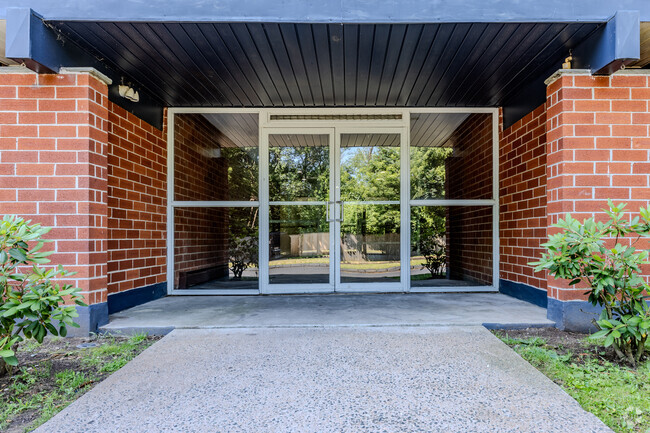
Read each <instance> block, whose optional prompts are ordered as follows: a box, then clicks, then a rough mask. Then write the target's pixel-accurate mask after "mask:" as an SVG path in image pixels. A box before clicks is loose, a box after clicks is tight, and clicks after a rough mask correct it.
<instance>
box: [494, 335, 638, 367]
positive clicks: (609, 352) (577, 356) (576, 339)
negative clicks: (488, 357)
mask: <svg viewBox="0 0 650 433" xmlns="http://www.w3.org/2000/svg"><path fill="white" fill-rule="evenodd" d="M494 333H496V334H500V335H507V336H508V337H510V338H517V339H521V340H526V339H529V338H534V337H539V338H542V339H544V340H545V341H546V345H547V346H548V347H549V348H551V349H553V350H555V351H556V352H557V353H558V355H565V354H567V353H571V354H572V355H573V356H572V357H571V361H572V362H576V363H578V364H580V363H582V362H584V360H586V359H589V358H595V359H598V360H601V361H609V362H611V363H614V364H620V365H625V363H622V362H621V361H620V360H619V359H618V357H617V356H616V352H614V349H613V348H612V347H607V348H605V347H602V346H598V345H597V344H595V343H591V342H590V341H589V340H587V337H589V334H582V333H579V332H568V331H560V330H559V329H556V328H526V329H517V330H509V331H494ZM646 358H647V355H644V359H646Z"/></svg>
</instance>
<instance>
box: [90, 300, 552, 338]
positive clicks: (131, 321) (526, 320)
mask: <svg viewBox="0 0 650 433" xmlns="http://www.w3.org/2000/svg"><path fill="white" fill-rule="evenodd" d="M389 325H393V326H431V325H486V326H488V327H491V328H494V327H496V328H521V327H527V326H553V325H554V323H553V322H552V321H550V320H548V319H547V318H546V310H545V309H544V308H540V307H537V306H534V305H531V304H529V303H527V302H523V301H520V300H517V299H514V298H511V297H510V296H506V295H502V294H500V293H433V294H408V295H405V294H376V295H375V294H367V295H366V294H364V295H300V296H298V295H294V296H170V297H166V298H162V299H158V300H156V301H153V302H149V303H147V304H143V305H141V306H138V307H135V308H131V309H129V310H125V311H121V312H119V313H117V314H113V315H111V317H110V323H109V324H108V325H106V326H104V327H102V330H104V331H108V332H123V333H127V334H128V333H132V332H149V333H156V334H165V333H167V332H169V331H170V330H171V329H182V328H190V329H195V328H238V327H244V328H256V327H262V328H267V327H276V326H281V327H292V326H297V327H305V326H307V327H340V326H389Z"/></svg>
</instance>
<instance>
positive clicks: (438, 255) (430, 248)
mask: <svg viewBox="0 0 650 433" xmlns="http://www.w3.org/2000/svg"><path fill="white" fill-rule="evenodd" d="M492 266H493V261H492V207H491V206H412V207H411V287H441V286H458V287H463V286H483V285H492V278H493V274H492Z"/></svg>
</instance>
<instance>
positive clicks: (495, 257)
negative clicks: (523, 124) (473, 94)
mask: <svg viewBox="0 0 650 433" xmlns="http://www.w3.org/2000/svg"><path fill="white" fill-rule="evenodd" d="M492 200H493V201H494V204H493V205H492V286H493V287H494V288H495V289H496V290H498V289H499V277H500V257H499V249H500V247H499V246H500V239H499V217H500V210H499V111H498V109H494V111H493V112H492Z"/></svg>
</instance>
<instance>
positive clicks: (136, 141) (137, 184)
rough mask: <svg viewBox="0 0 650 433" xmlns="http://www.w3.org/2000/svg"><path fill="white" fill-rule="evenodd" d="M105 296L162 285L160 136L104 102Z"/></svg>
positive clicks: (163, 156)
mask: <svg viewBox="0 0 650 433" xmlns="http://www.w3.org/2000/svg"><path fill="white" fill-rule="evenodd" d="M108 108H109V114H108V119H109V125H108V293H109V294H112V293H117V292H123V291H125V290H130V289H133V288H138V287H143V286H148V285H151V284H156V283H161V282H164V281H165V280H166V275H165V274H166V244H165V242H166V237H167V233H166V230H167V228H166V220H167V215H166V212H167V210H166V205H167V142H166V134H165V133H164V132H163V131H160V130H158V129H156V128H154V127H153V126H151V125H149V124H148V123H146V122H144V121H142V120H140V119H139V118H137V117H136V116H134V115H133V114H131V113H128V112H126V111H125V110H124V109H122V108H121V107H119V106H117V105H115V104H113V103H112V102H109V104H108Z"/></svg>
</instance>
